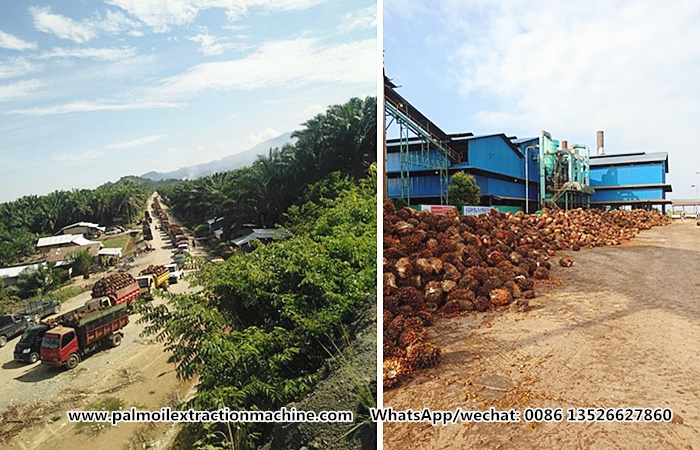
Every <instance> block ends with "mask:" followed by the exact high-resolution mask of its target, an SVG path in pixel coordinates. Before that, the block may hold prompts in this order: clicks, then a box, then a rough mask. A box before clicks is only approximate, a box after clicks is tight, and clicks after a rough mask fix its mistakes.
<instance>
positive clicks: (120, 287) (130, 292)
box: [92, 273, 141, 308]
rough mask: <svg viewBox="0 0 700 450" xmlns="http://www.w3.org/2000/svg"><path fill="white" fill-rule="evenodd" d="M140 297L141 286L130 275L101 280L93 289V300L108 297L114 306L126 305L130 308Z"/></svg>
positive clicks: (121, 274) (120, 274) (115, 275)
mask: <svg viewBox="0 0 700 450" xmlns="http://www.w3.org/2000/svg"><path fill="white" fill-rule="evenodd" d="M140 296H141V289H140V288H139V284H138V283H137V282H136V280H135V279H134V277H132V276H131V275H129V274H128V273H115V274H112V275H110V276H108V277H104V278H101V279H100V280H98V281H97V282H96V283H95V284H94V285H93V287H92V298H101V297H107V298H109V299H110V301H111V302H112V303H113V304H115V305H117V304H120V303H126V304H127V306H128V307H129V308H131V302H133V301H134V300H136V299H137V298H139V297H140Z"/></svg>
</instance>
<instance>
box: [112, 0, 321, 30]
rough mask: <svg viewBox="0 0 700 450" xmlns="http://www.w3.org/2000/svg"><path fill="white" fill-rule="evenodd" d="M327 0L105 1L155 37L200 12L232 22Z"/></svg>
mask: <svg viewBox="0 0 700 450" xmlns="http://www.w3.org/2000/svg"><path fill="white" fill-rule="evenodd" d="M324 1H327V0H149V1H143V0H106V2H107V3H108V4H110V5H114V6H117V7H119V8H121V9H123V10H124V11H126V12H128V13H129V14H131V15H132V16H133V17H135V18H137V19H138V20H140V21H141V22H143V23H144V24H146V25H148V26H149V27H151V28H152V29H153V31H154V32H156V33H164V32H166V31H168V30H169V29H170V27H172V26H176V25H183V24H186V23H189V22H191V21H193V20H194V19H195V18H196V17H197V14H199V12H200V11H205V10H207V9H211V8H218V9H224V10H225V11H226V16H227V17H228V18H229V20H231V21H235V20H238V19H239V18H240V17H242V16H245V15H247V14H248V13H249V10H251V9H253V8H257V9H260V10H262V11H264V12H270V11H291V10H303V9H307V8H310V7H312V6H315V5H317V4H320V3H323V2H324Z"/></svg>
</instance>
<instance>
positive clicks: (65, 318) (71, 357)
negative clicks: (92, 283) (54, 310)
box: [40, 297, 129, 369]
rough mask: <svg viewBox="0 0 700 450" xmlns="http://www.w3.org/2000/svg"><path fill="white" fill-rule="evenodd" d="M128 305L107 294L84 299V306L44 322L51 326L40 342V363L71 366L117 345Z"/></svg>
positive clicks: (124, 324)
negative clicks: (113, 300)
mask: <svg viewBox="0 0 700 450" xmlns="http://www.w3.org/2000/svg"><path fill="white" fill-rule="evenodd" d="M127 306H128V304H127V303H126V302H121V303H118V304H114V303H113V302H112V300H111V299H110V298H109V297H101V298H95V299H91V300H88V301H87V303H86V304H85V305H84V306H81V307H80V308H77V309H75V310H73V311H69V312H67V313H65V314H62V315H60V316H58V317H56V318H54V319H51V320H50V321H48V324H49V326H50V327H51V328H49V330H47V331H46V334H45V335H44V339H43V340H42V341H41V348H40V355H41V362H42V363H43V364H46V365H49V366H53V367H60V366H62V365H65V366H66V367H67V368H68V369H74V368H75V367H76V366H77V365H78V364H79V363H80V361H82V360H83V359H84V358H85V356H87V355H89V354H91V353H94V352H96V351H98V350H100V349H102V348H104V347H106V346H110V347H117V346H119V345H120V344H121V342H122V338H123V333H122V331H121V330H122V328H124V327H125V326H126V325H127V324H128V323H129V312H128V309H127Z"/></svg>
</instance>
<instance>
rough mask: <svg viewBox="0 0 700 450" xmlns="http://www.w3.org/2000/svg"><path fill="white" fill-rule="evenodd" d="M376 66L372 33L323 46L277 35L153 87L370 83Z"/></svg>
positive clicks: (175, 90)
mask: <svg viewBox="0 0 700 450" xmlns="http://www.w3.org/2000/svg"><path fill="white" fill-rule="evenodd" d="M375 66H376V41H375V40H374V39H369V40H364V41H357V42H351V43H346V44H338V45H334V46H325V47H324V46H322V45H320V44H319V42H318V41H316V40H313V39H295V40H290V41H276V42H270V43H267V44H264V45H263V46H262V47H261V48H260V49H258V50H256V51H255V52H254V53H253V54H251V55H250V56H248V57H246V58H243V59H237V60H231V61H221V62H212V63H206V64H199V65H196V66H194V67H192V68H190V69H189V70H187V71H186V72H185V73H183V74H181V75H177V76H174V77H171V78H168V79H166V80H165V82H164V85H163V86H162V87H161V88H160V89H158V90H157V91H156V93H157V94H159V95H162V96H165V97H177V96H180V95H191V94H196V93H199V92H203V91H224V90H232V89H243V90H249V89H256V88H260V87H280V86H284V87H286V88H290V89H292V88H296V87H299V86H303V85H307V84H311V83H350V84H369V83H372V84H374V83H375V82H376V68H375Z"/></svg>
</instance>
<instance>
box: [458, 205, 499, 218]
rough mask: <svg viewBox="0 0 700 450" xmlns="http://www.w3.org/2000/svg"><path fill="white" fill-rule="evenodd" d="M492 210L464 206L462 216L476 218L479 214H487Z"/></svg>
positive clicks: (483, 207) (484, 207)
mask: <svg viewBox="0 0 700 450" xmlns="http://www.w3.org/2000/svg"><path fill="white" fill-rule="evenodd" d="M492 209H493V208H491V207H490V206H465V207H464V208H463V212H462V214H463V215H465V216H478V215H480V214H489V213H490V212H491V210H492Z"/></svg>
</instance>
